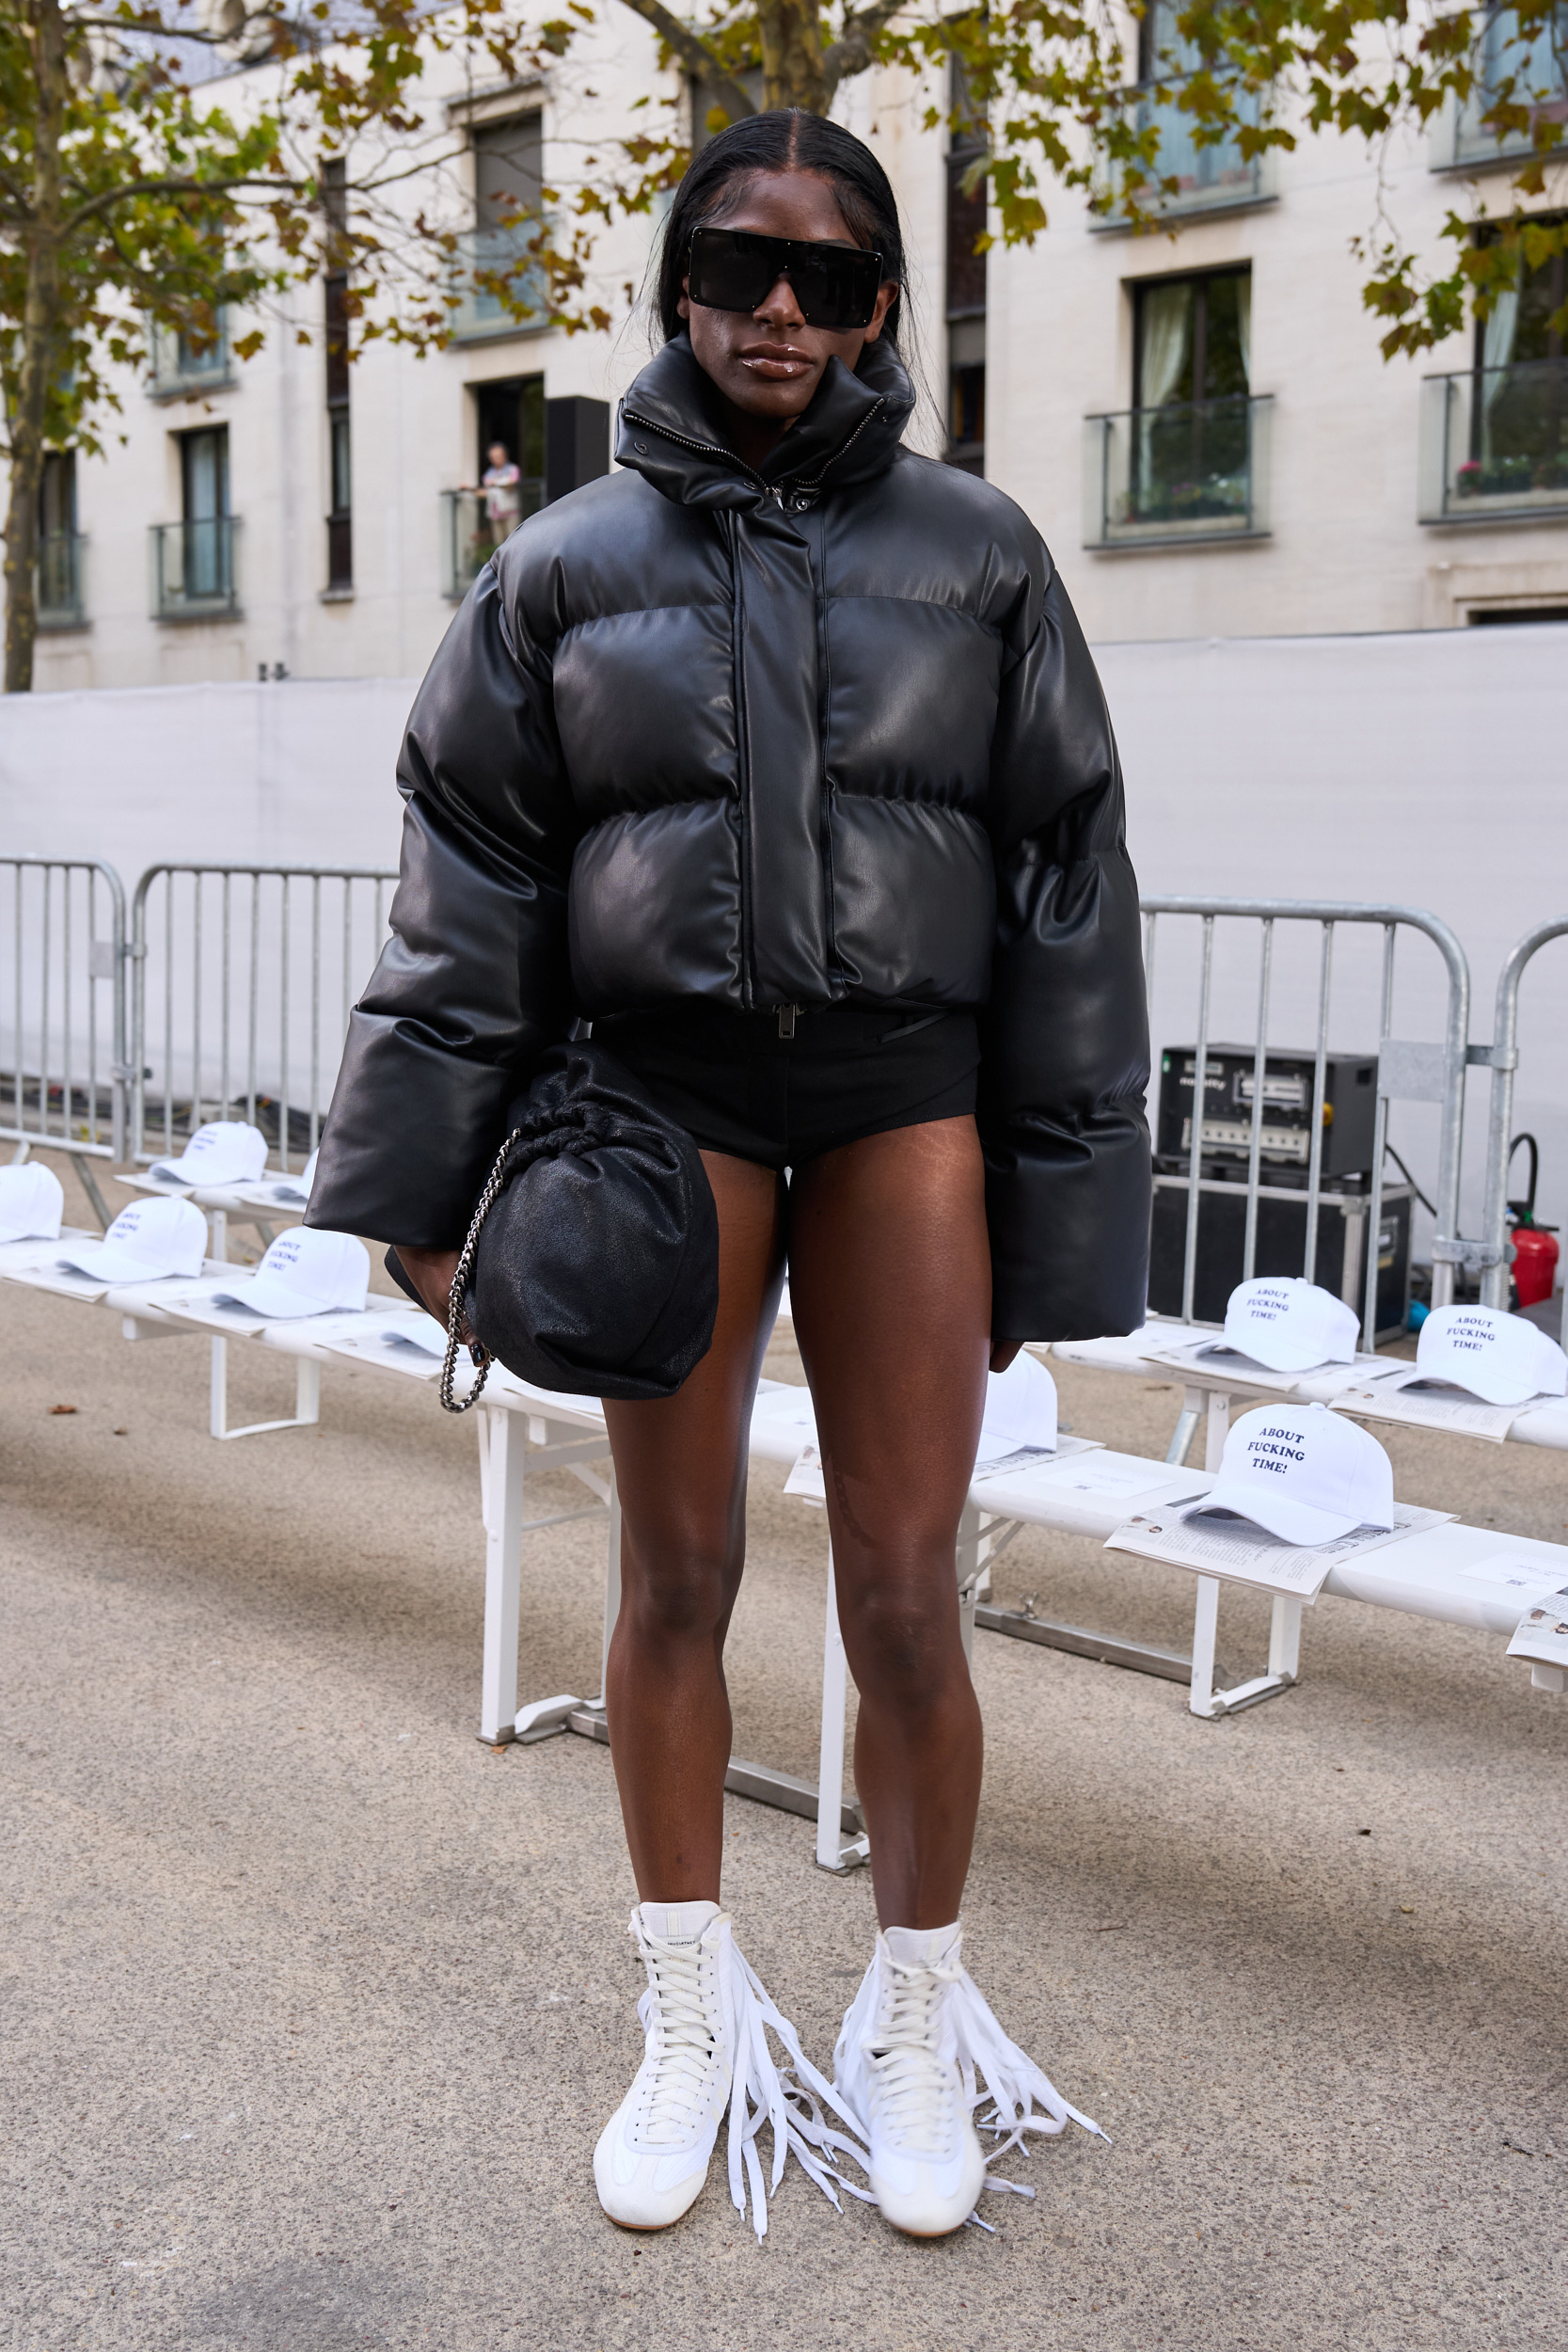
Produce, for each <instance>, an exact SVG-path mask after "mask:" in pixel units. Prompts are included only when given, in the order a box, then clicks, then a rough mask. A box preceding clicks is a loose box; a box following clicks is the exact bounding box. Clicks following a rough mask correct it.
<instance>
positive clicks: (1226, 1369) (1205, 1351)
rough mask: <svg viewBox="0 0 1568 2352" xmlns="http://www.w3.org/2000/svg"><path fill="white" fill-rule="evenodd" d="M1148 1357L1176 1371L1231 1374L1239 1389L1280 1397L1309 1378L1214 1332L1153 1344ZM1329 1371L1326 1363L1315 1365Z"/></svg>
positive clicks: (1213, 1374)
mask: <svg viewBox="0 0 1568 2352" xmlns="http://www.w3.org/2000/svg"><path fill="white" fill-rule="evenodd" d="M1146 1360H1147V1361H1148V1363H1151V1364H1159V1365H1161V1366H1167V1365H1168V1366H1169V1367H1170V1369H1171V1370H1172V1371H1175V1372H1201V1373H1202V1374H1203V1375H1204V1376H1205V1378H1210V1379H1212V1378H1213V1377H1215V1376H1216V1375H1226V1374H1228V1375H1229V1376H1230V1377H1231V1378H1232V1379H1233V1380H1234V1381H1235V1383H1236V1386H1237V1387H1238V1388H1239V1389H1266V1390H1268V1391H1270V1392H1271V1393H1273V1394H1275V1395H1277V1396H1289V1395H1290V1393H1291V1390H1292V1389H1293V1388H1294V1387H1295V1385H1296V1382H1297V1381H1298V1380H1301V1379H1305V1377H1306V1376H1307V1375H1306V1374H1305V1373H1301V1372H1271V1371H1270V1369H1269V1367H1268V1365H1267V1364H1260V1363H1259V1362H1258V1361H1257V1359H1256V1358H1254V1357H1251V1356H1243V1354H1242V1352H1241V1350H1240V1349H1239V1348H1235V1347H1227V1344H1226V1343H1225V1342H1224V1341H1223V1340H1216V1339H1215V1338H1214V1336H1213V1334H1212V1332H1205V1334H1204V1336H1203V1337H1202V1339H1200V1340H1188V1341H1185V1342H1183V1343H1181V1344H1180V1345H1179V1346H1175V1347H1151V1348H1149V1349H1148V1354H1147V1358H1146ZM1313 1369H1314V1370H1326V1369H1327V1367H1326V1366H1314V1367H1313Z"/></svg>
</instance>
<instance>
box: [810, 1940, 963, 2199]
mask: <svg viewBox="0 0 1568 2352" xmlns="http://www.w3.org/2000/svg"><path fill="white" fill-rule="evenodd" d="M962 1941H963V1939H962V1935H961V1933H960V1931H959V1929H958V1925H957V1923H955V1924H954V1925H953V1926H952V1927H948V1928H931V1929H918V1928H888V1929H887V1930H885V1931H884V1932H883V1933H882V1934H880V1935H879V1936H878V1938H877V1951H876V1957H875V1958H874V1959H873V1961H872V1963H871V1968H870V1971H869V1972H868V1975H867V1978H866V1981H865V1983H864V1984H863V1986H862V1988H861V1993H860V1996H859V1997H858V1998H857V2000H856V2001H855V2003H854V2005H853V2007H852V2008H851V2009H850V2011H849V2014H848V2016H847V2017H846V2019H845V2021H844V2031H843V2033H842V2035H841V2036H840V2038H839V2045H838V2051H837V2058H836V2079H837V2082H838V2083H839V2085H840V2086H841V2087H844V2088H846V2089H849V2090H852V2091H853V2093H854V2094H856V2095H855V2096H854V2097H853V2098H852V2102H851V2104H852V2105H853V2107H854V2109H855V2111H856V2113H857V2115H858V2116H859V2117H860V2118H861V2119H863V2122H865V2124H866V2125H867V2127H868V2137H869V2139H870V2146H871V2162H870V2166H869V2168H868V2169H869V2171H870V2176H871V2186H872V2189H873V2191H874V2192H875V2195H876V2199H877V2202H878V2204H879V2205H880V2207H881V2209H882V2212H883V2214H884V2215H885V2216H886V2217H887V2218H888V2220H889V2221H891V2222H892V2223H893V2224H894V2227H895V2229H899V2230H905V2231H907V2232H908V2233H909V2234H910V2235H911V2237H945V2236H946V2234H947V2233H948V2232H949V2231H950V2230H957V2229H960V2228H961V2227H962V2225H963V2223H964V2222H965V2221H967V2219H968V2218H969V2216H970V2215H971V2214H972V2213H973V2212H974V2201H975V2199H976V2198H977V2197H978V2196H979V2194H980V2190H981V2187H982V2185H984V2182H985V2177H986V2159H985V2155H984V2153H983V2152H982V2150H981V2147H980V2139H979V2135H978V2133H977V2132H976V2131H975V2129H974V2120H973V2118H972V2116H971V2113H970V2103H969V2100H968V2098H967V2097H966V2095H965V2090H964V2083H963V2077H962V2075H961V2074H960V2073H959V2069H958V2041H957V2036H956V2034H955V2031H954V2025H953V2019H952V2015H951V2010H952V2002H953V1994H954V1992H955V1989H956V1988H957V1987H958V1984H959V1983H960V1982H961V1981H962V1980H963V1965H962V1960H961V1951H962Z"/></svg>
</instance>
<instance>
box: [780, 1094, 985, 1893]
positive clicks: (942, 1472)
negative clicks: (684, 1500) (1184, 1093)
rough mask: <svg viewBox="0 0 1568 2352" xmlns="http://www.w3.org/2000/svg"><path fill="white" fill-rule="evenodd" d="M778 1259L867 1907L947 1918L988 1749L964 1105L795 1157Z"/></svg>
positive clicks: (978, 1273) (979, 1335)
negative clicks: (818, 1525)
mask: <svg viewBox="0 0 1568 2352" xmlns="http://www.w3.org/2000/svg"><path fill="white" fill-rule="evenodd" d="M789 1262H790V1300H791V1304H792V1306H793V1309H794V1313H795V1328H796V1334H797V1337H798V1339H799V1341H800V1352H801V1355H802V1358H803V1359H804V1361H805V1365H806V1371H807V1375H808V1377H809V1379H810V1381H811V1387H812V1394H813V1396H814V1398H815V1400H816V1424H817V1433H818V1437H819V1438H820V1441H821V1447H822V1454H823V1461H824V1468H825V1472H826V1477H827V1487H828V1516H829V1520H830V1523H831V1526H832V1540H833V1563H834V1571H835V1575H836V1578H837V1582H838V1606H839V1620H840V1623H841V1625H842V1627H843V1629H844V1644H845V1648H846V1650H847V1654H848V1661H849V1669H850V1672H851V1673H852V1674H853V1676H854V1677H855V1682H856V1684H857V1686H858V1688H859V1691H860V1724H859V1728H858V1730H857V1733H856V1737H855V1781H856V1786H857V1788H858V1789H859V1792H860V1797H861V1802H862V1804H863V1806H864V1808H865V1818H866V1826H867V1828H868V1829H869V1831H870V1834H871V1868H872V1877H873V1880H874V1882H875V1885H876V1893H877V1912H878V1916H879V1919H880V1921H881V1923H882V1925H883V1926H884V1927H910V1928H928V1927H942V1926H945V1925H946V1923H947V1922H948V1921H949V1920H951V1919H956V1918H957V1917H958V1907H959V1903H960V1901H961V1899H962V1896H963V1885H964V1880H965V1877H966V1876H967V1874H968V1870H969V1856H970V1849H971V1846H972V1845H973V1842H974V1817H975V1812H976V1809H977V1807H978V1804H979V1797H980V1773H981V1762H982V1739H981V1728H980V1710H979V1707H978V1704H977V1703H976V1700H975V1696H974V1685H973V1684H972V1682H971V1680H970V1676H969V1667H968V1664H967V1661H965V1658H964V1654H963V1643H962V1639H961V1636H960V1633H959V1626H958V1579H957V1573H956V1566H955V1559H954V1549H955V1544H956V1540H957V1535H958V1517H959V1514H960V1512H961V1511H962V1509H963V1504H964V1498H965V1495H966V1494H967V1492H968V1488H969V1481H970V1476H971V1473H972V1471H973V1470H974V1449H975V1444H976V1442H977V1440H978V1438H979V1433H980V1418H981V1413H982V1410H983V1407H984V1402H985V1378H986V1364H987V1358H988V1355H989V1353H990V1338H989V1332H990V1248H989V1245H988V1241H987V1234H986V1216H985V1177H984V1168H983V1164H982V1161H981V1156H980V1147H979V1142H978V1138H977V1136H976V1134H975V1130H974V1120H969V1119H949V1120H935V1121H933V1122H931V1123H930V1124H929V1125H927V1126H923V1127H905V1128H900V1129H897V1130H895V1132H894V1133H892V1134H890V1135H882V1136H868V1137H866V1139H865V1140H864V1141H863V1142H861V1143H854V1144H848V1145H846V1146H845V1148H844V1149H843V1150H842V1151H839V1152H828V1153H826V1154H825V1155H824V1156H823V1157H822V1158H821V1159H819V1160H815V1161H813V1162H812V1163H811V1165H810V1166H809V1167H808V1168H803V1169H801V1170H799V1171H798V1172H797V1174H796V1176H795V1178H794V1183H793V1198H792V1200H791V1212H790V1239H789Z"/></svg>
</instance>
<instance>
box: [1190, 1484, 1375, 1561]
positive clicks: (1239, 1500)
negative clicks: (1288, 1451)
mask: <svg viewBox="0 0 1568 2352" xmlns="http://www.w3.org/2000/svg"><path fill="white" fill-rule="evenodd" d="M1200 1507H1201V1508H1202V1509H1203V1510H1205V1511H1234V1512H1236V1513H1237V1515H1238V1517H1240V1518H1243V1519H1251V1521H1252V1522H1253V1525H1254V1526H1255V1527H1260V1528H1262V1529H1263V1530H1264V1531H1265V1533H1266V1534H1270V1535H1277V1536H1278V1538H1279V1540H1280V1542H1281V1543H1282V1544H1306V1545H1308V1546H1310V1545H1313V1544H1332V1543H1335V1542H1337V1541H1338V1538H1339V1537H1340V1536H1341V1535H1348V1534H1350V1532H1351V1529H1352V1528H1353V1527H1359V1526H1360V1524H1361V1522H1360V1520H1359V1519H1353V1518H1346V1516H1345V1514H1344V1512H1343V1511H1320V1510H1319V1508H1318V1506H1317V1505H1316V1503H1312V1502H1297V1501H1296V1499H1295V1497H1294V1496H1293V1495H1283V1494H1272V1493H1270V1492H1268V1491H1267V1490H1266V1489H1264V1488H1262V1487H1259V1486H1255V1485H1254V1484H1253V1483H1252V1481H1251V1480H1250V1479H1235V1480H1232V1481H1229V1482H1227V1481H1226V1480H1224V1479H1219V1480H1217V1481H1216V1482H1215V1484H1214V1485H1213V1486H1211V1487H1210V1489H1209V1491H1208V1493H1207V1494H1206V1495H1205V1496H1204V1498H1203V1502H1202V1504H1201V1506H1200Z"/></svg>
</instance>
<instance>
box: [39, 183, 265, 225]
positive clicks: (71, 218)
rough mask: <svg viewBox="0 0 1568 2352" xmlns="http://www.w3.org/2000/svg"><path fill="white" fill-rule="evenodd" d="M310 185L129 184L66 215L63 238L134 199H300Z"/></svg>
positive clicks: (92, 199) (90, 200)
mask: <svg viewBox="0 0 1568 2352" xmlns="http://www.w3.org/2000/svg"><path fill="white" fill-rule="evenodd" d="M308 185H309V183H308V182H307V181H304V180H293V179H290V178H288V177H287V176H284V177H281V178H280V177H277V175H275V174H273V173H270V172H269V173H268V174H267V175H266V176H265V177H264V178H263V177H262V176H261V175H260V174H259V173H256V172H242V173H240V174H239V175H237V176H236V177H235V178H234V179H232V180H128V181H126V182H125V183H124V184H123V186H120V187H118V188H105V189H103V192H102V194H100V195H98V196H95V197H91V198H89V199H88V200H87V203H86V204H79V205H78V206H77V208H76V210H75V211H74V212H73V213H69V214H68V215H66V218H65V221H64V224H63V231H62V233H63V236H65V237H73V236H74V235H75V233H76V231H77V230H78V229H80V228H81V226H82V224H83V222H84V221H88V220H93V219H95V218H96V217H97V215H99V214H100V213H106V212H110V211H112V210H113V208H114V206H115V205H117V204H123V203H125V202H126V201H127V200H128V199H130V198H131V197H135V196H227V195H228V194H229V192H230V189H231V188H267V189H270V190H271V192H272V194H273V195H274V196H299V195H301V194H303V192H304V190H305V188H306V187H307V186H308Z"/></svg>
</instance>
